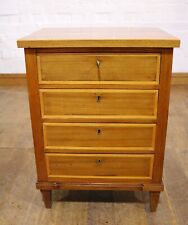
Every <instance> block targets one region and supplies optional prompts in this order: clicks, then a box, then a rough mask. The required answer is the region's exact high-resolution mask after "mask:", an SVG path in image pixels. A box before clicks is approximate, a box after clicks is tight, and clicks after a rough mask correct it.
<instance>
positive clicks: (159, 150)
mask: <svg viewBox="0 0 188 225" xmlns="http://www.w3.org/2000/svg"><path fill="white" fill-rule="evenodd" d="M172 57H173V49H163V52H162V56H161V74H160V90H159V98H158V116H157V129H156V143H155V158H154V165H153V176H152V179H153V182H155V183H160V182H161V181H162V172H163V161H164V151H165V142H166V130H167V122H168V106H169V97H170V86H171V84H170V82H171V74H172V72H171V69H172Z"/></svg>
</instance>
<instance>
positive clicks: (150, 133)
mask: <svg viewBox="0 0 188 225" xmlns="http://www.w3.org/2000/svg"><path fill="white" fill-rule="evenodd" d="M43 129H44V145H45V149H46V151H48V150H50V151H54V152H55V151H58V150H59V151H60V150H70V151H73V150H75V151H77V152H83V151H86V152H87V151H89V150H93V151H96V152H97V151H99V152H100V150H104V151H109V150H120V151H121V150H122V151H123V150H127V149H128V150H130V151H131V150H143V149H144V150H145V151H147V150H148V151H151V150H154V143H155V130H156V125H155V124H112V123H108V124H105V123H44V125H43Z"/></svg>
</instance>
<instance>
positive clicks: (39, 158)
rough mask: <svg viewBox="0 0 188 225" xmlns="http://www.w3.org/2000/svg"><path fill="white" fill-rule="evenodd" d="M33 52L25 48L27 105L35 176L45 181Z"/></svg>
mask: <svg viewBox="0 0 188 225" xmlns="http://www.w3.org/2000/svg"><path fill="white" fill-rule="evenodd" d="M35 53H36V52H35V50H34V49H25V62H26V72H27V86H28V91H29V94H28V95H29V106H30V115H31V125H32V132H33V142H34V149H35V159H36V168H37V178H38V180H40V181H45V180H46V179H47V171H46V169H45V168H46V161H45V158H44V157H45V156H44V141H43V128H42V119H41V111H40V97H39V90H38V80H37V58H36V54H35Z"/></svg>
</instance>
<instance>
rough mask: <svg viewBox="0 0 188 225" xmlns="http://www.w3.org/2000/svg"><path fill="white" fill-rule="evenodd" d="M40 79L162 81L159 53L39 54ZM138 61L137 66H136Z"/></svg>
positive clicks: (45, 80)
mask: <svg viewBox="0 0 188 225" xmlns="http://www.w3.org/2000/svg"><path fill="white" fill-rule="evenodd" d="M37 62H38V74H39V83H40V84H45V83H46V82H48V84H49V81H50V82H51V83H52V84H53V82H61V83H63V81H116V82H117V81H136V82H138V81H142V82H143V81H145V82H154V83H155V82H156V83H158V82H159V70H160V55H159V54H106V55H105V54H93V55H91V54H66V53H64V54H62V53H49V54H47V53H41V54H40V53H39V54H38V55H37ZM135 65H136V66H135Z"/></svg>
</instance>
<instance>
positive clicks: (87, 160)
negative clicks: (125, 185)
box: [46, 154, 153, 183]
mask: <svg viewBox="0 0 188 225" xmlns="http://www.w3.org/2000/svg"><path fill="white" fill-rule="evenodd" d="M46 161H47V169H48V180H49V181H61V180H62V181H73V182H74V181H78V180H82V181H83V179H86V181H87V182H89V181H93V182H98V183H100V182H101V181H105V180H106V181H109V180H110V181H111V180H112V181H113V180H116V181H118V180H119V181H123V180H129V182H130V180H132V181H133V182H135V181H137V180H143V181H144V180H151V177H152V169H153V155H150V154H147V155H136V154H134V155H131V154H126V155H121V154H119V155H116V154H107V155H105V154H46Z"/></svg>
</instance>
